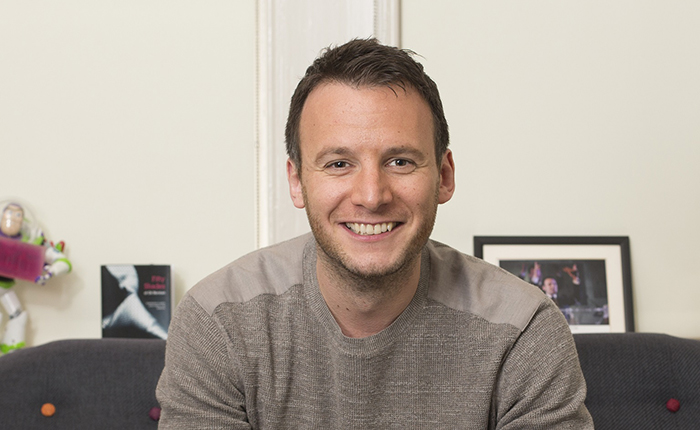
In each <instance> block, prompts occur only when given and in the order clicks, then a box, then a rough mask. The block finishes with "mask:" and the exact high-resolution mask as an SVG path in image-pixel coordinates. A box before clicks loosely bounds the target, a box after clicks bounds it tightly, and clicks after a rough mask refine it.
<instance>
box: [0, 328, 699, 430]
mask: <svg viewBox="0 0 700 430" xmlns="http://www.w3.org/2000/svg"><path fill="white" fill-rule="evenodd" d="M574 339H575V340H576V346H577V348H578V353H579V359H580V361H581V367H582V369H583V373H584V376H585V378H586V383H587V385H588V396H587V398H586V405H587V406H588V409H589V411H590V412H591V415H592V416H593V420H594V422H595V426H596V429H597V430H607V429H615V430H626V429H630V430H632V429H634V430H645V429H649V430H651V429H654V430H657V429H664V430H673V429H695V428H700V426H699V425H698V423H700V341H697V340H689V339H681V338H677V337H672V336H667V335H662V334H649V333H621V334H577V335H574ZM164 354H165V341H162V340H147V339H81V340H62V341H56V342H51V343H48V344H45V345H42V346H37V347H33V348H26V349H23V350H20V351H17V352H13V353H11V354H9V355H6V356H3V357H0V428H3V429H5V428H7V429H71V430H81V429H90V430H93V429H107V430H109V429H119V430H123V429H130V430H140V429H156V428H157V422H156V421H154V420H153V419H151V418H150V417H149V411H150V410H151V408H153V407H157V406H158V404H157V401H156V398H155V387H156V384H157V383H158V378H159V377H160V373H161V371H162V369H163V360H164ZM672 398H673V399H676V400H678V402H679V404H680V409H679V410H678V411H677V412H675V413H674V412H671V411H669V410H668V409H667V407H666V403H667V401H668V400H669V399H672ZM45 403H51V404H53V405H54V406H55V407H56V413H55V414H54V415H53V416H52V417H45V416H43V415H42V414H41V407H42V405H44V404H45Z"/></svg>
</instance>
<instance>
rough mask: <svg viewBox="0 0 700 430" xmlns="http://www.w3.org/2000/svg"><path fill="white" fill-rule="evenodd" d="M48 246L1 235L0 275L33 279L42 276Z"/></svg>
mask: <svg viewBox="0 0 700 430" xmlns="http://www.w3.org/2000/svg"><path fill="white" fill-rule="evenodd" d="M45 252H46V248H44V247H43V246H39V245H32V244H30V243H24V242H22V241H19V240H13V239H8V238H5V237H0V276H4V277H6V278H13V279H24V280H27V281H32V282H34V280H35V279H36V278H37V276H41V273H42V271H43V268H44V261H45V257H44V254H45Z"/></svg>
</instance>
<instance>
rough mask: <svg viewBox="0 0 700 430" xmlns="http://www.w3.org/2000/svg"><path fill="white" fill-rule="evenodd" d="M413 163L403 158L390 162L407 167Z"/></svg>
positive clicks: (391, 164) (393, 164)
mask: <svg viewBox="0 0 700 430" xmlns="http://www.w3.org/2000/svg"><path fill="white" fill-rule="evenodd" d="M411 164H412V163H411V162H410V161H408V160H404V159H402V158H397V159H395V160H391V161H390V162H389V165H390V166H395V167H406V166H410V165H411Z"/></svg>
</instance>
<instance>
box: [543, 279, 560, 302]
mask: <svg viewBox="0 0 700 430" xmlns="http://www.w3.org/2000/svg"><path fill="white" fill-rule="evenodd" d="M542 291H544V293H545V295H546V296H547V297H549V298H550V299H552V300H553V301H554V303H557V296H558V294H559V284H557V280H556V279H554V278H553V277H551V276H549V277H546V278H544V281H543V282H542Z"/></svg>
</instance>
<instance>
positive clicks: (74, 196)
mask: <svg viewBox="0 0 700 430" xmlns="http://www.w3.org/2000/svg"><path fill="white" fill-rule="evenodd" d="M0 64H1V65H0V145H2V152H3V155H4V162H3V177H4V180H3V182H2V185H0V199H3V198H4V197H16V198H19V199H21V200H22V201H23V202H25V203H26V204H27V206H29V208H30V209H31V210H32V211H33V212H34V215H35V216H36V218H38V219H39V221H40V223H41V224H42V225H43V226H44V228H45V230H46V232H47V234H48V236H49V237H50V238H52V239H58V240H61V239H62V240H65V241H66V245H67V253H68V256H69V257H70V259H71V261H72V262H73V265H74V270H73V273H71V274H69V275H67V276H64V277H63V278H57V279H54V280H52V281H51V282H50V283H49V284H48V285H47V286H45V287H43V288H42V287H38V286H35V285H33V284H26V283H23V284H22V285H18V287H17V290H18V293H19V295H20V296H21V300H22V301H23V303H24V305H25V307H26V308H27V309H28V310H29V312H30V332H29V341H30V343H31V344H40V343H44V342H47V341H50V340H54V339H61V338H67V337H100V336H101V327H100V320H101V304H100V265H102V264H109V263H136V264H152V263H153V264H172V265H173V269H174V274H175V282H176V288H177V296H178V297H180V296H182V294H183V293H184V291H185V290H186V289H187V288H189V287H191V286H192V284H194V283H195V282H196V281H198V280H199V279H201V278H202V277H204V276H205V275H207V274H208V273H210V272H212V271H214V270H216V269H218V268H219V267H221V266H223V265H224V264H226V263H227V262H228V261H230V260H232V259H235V258H237V257H239V256H241V255H243V254H244V253H247V252H249V251H251V250H252V249H254V247H255V211H254V207H255V204H254V203H255V187H254V184H255V181H254V166H255V135H254V133H255V109H254V106H255V3H254V2H253V1H247V2H232V1H229V0H207V1H206V2H198V1H192V0H190V1H165V0H158V1H154V0H148V1H142V0H119V1H106V0H98V1H95V0H61V1H60V2H50V1H26V2H16V1H10V0H0ZM2 314H3V315H4V311H3V312H2ZM5 319H7V317H6V316H5Z"/></svg>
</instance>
